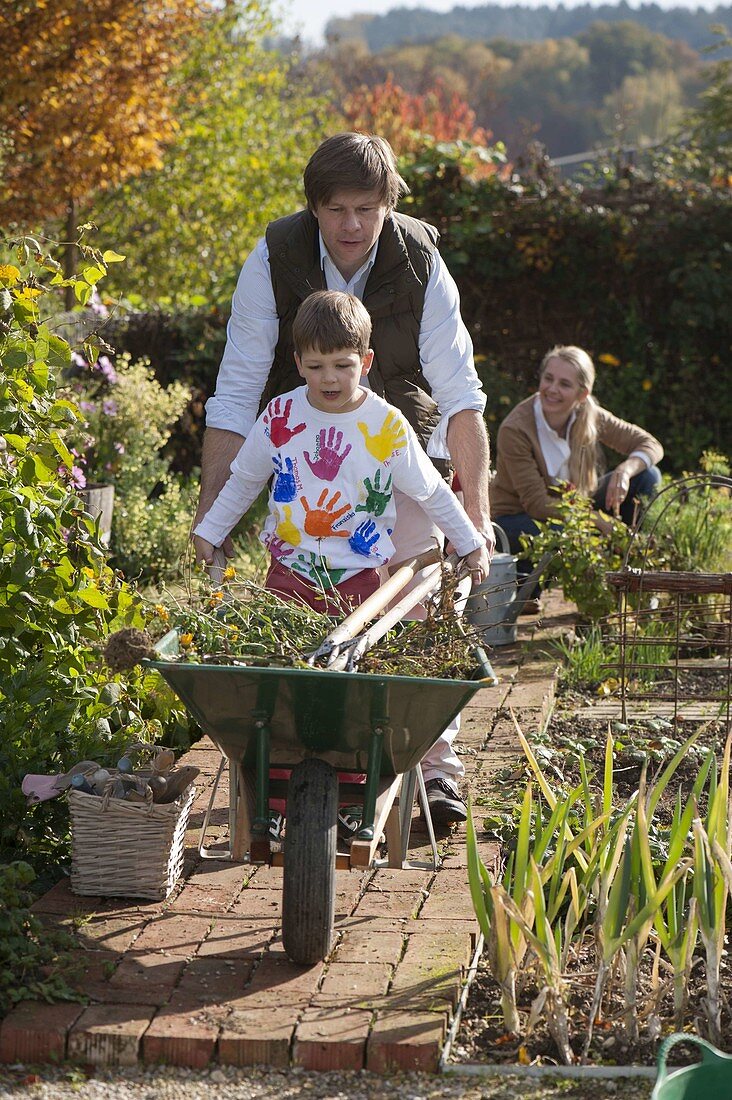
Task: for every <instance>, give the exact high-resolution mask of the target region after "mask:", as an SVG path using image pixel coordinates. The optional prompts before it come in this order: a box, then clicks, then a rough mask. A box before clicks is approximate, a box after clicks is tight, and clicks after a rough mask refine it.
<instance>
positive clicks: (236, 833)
mask: <svg viewBox="0 0 732 1100" xmlns="http://www.w3.org/2000/svg"><path fill="white" fill-rule="evenodd" d="M227 764H228V765H229V843H228V846H227V847H226V848H225V849H224V850H223V851H222V850H221V849H217V848H207V847H206V846H205V845H206V834H207V832H208V829H209V825H210V823H211V813H212V811H213V808H214V803H215V801H216V794H217V792H218V789H219V784H220V782H221V776H222V775H223V774H224V769H225V768H226V765H227ZM250 835H251V813H250V787H249V784H248V782H247V779H246V776H245V775H244V770H243V768H241V767H240V766H239V765H238V764H235V763H234V762H233V761H230V760H228V758H227V757H226V755H225V754H224V753H223V752H222V753H221V760H220V762H219V767H218V771H217V772H216V777H215V778H214V781H213V786H212V787H211V797H210V798H209V801H208V806H207V807H206V813H205V815H204V818H203V825H202V826H201V836H200V839H199V841H198V854H199V855H200V857H201V859H218V860H231V861H232V862H237V863H244V862H246V859H247V851H248V849H249V842H250Z"/></svg>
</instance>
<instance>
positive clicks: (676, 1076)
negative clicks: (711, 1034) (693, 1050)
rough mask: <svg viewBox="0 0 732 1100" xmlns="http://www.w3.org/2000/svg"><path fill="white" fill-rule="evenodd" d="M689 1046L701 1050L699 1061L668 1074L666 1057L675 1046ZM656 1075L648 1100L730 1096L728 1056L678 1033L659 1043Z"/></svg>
mask: <svg viewBox="0 0 732 1100" xmlns="http://www.w3.org/2000/svg"><path fill="white" fill-rule="evenodd" d="M682 1042H684V1043H693V1044H694V1045H695V1046H698V1047H700V1048H701V1056H702V1060H701V1062H696V1063H695V1064H694V1065H692V1066H682V1067H681V1068H680V1069H674V1070H672V1071H671V1072H670V1073H669V1072H668V1070H667V1068H666V1058H667V1056H668V1052H669V1050H670V1049H671V1047H673V1046H675V1045H676V1043H682ZM657 1066H658V1075H657V1077H656V1085H655V1088H654V1090H653V1092H652V1094H651V1100H727V1098H728V1097H732V1055H730V1054H722V1052H721V1051H719V1050H717V1048H716V1047H713V1046H712V1044H711V1043H708V1042H707V1041H706V1039H700V1038H699V1037H698V1036H697V1035H685V1034H683V1033H681V1032H678V1033H677V1034H675V1035H669V1036H668V1038H667V1039H664V1041H663V1042H662V1043H661V1046H660V1048H659V1051H658V1058H657Z"/></svg>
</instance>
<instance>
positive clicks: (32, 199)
mask: <svg viewBox="0 0 732 1100" xmlns="http://www.w3.org/2000/svg"><path fill="white" fill-rule="evenodd" d="M212 10H213V5H212V0H166V2H164V3H159V4H141V3H140V2H139V0H85V3H84V4H79V3H78V2H77V0H45V2H43V3H41V2H40V0H18V2H16V3H15V4H0V41H2V43H3V51H4V54H5V56H6V57H7V58H10V59H12V60H11V64H12V73H13V79H12V80H10V81H5V82H3V83H2V84H0V117H3V118H4V119H5V120H7V123H4V135H5V136H6V137H7V138H9V140H10V152H9V153H8V155H7V157H6V161H5V163H4V165H3V178H2V181H0V223H8V222H9V221H10V220H11V219H12V221H14V222H25V223H34V222H39V221H40V220H41V219H42V218H48V217H53V216H56V215H59V214H62V213H63V212H64V210H65V209H66V208H67V206H68V204H69V201H70V200H79V199H81V198H84V197H85V196H86V195H88V194H89V193H91V192H92V191H94V190H96V189H97V188H100V187H110V186H116V185H117V184H119V183H121V182H122V181H123V180H125V179H126V178H128V177H129V176H132V175H136V174H139V173H140V172H142V171H145V170H146V169H150V168H155V167H157V166H158V165H159V164H160V155H161V150H162V148H163V146H164V145H165V144H166V142H168V141H169V140H170V139H171V138H172V137H173V134H174V132H175V127H174V123H173V119H172V111H171V106H172V103H173V101H174V100H175V97H176V96H177V89H176V88H175V85H174V80H173V77H172V75H171V74H173V73H174V72H175V70H176V68H177V67H178V66H179V64H180V63H181V61H182V60H183V58H184V57H185V56H186V55H187V53H188V51H189V50H190V48H191V47H192V45H193V44H194V42H195V41H197V39H198V37H199V36H202V35H203V34H205V32H206V25H207V23H206V20H207V17H208V16H209V15H210V13H211V11H212Z"/></svg>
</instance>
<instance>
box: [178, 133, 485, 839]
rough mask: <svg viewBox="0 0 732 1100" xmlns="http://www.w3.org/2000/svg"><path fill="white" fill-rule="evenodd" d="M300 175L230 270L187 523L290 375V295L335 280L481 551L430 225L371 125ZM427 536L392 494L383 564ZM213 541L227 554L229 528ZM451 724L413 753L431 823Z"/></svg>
mask: <svg viewBox="0 0 732 1100" xmlns="http://www.w3.org/2000/svg"><path fill="white" fill-rule="evenodd" d="M303 183H304V188H305V197H306V199H307V209H305V210H300V211H298V213H296V214H292V215H290V216H288V217H285V218H280V219H279V220H278V221H275V222H272V223H271V224H270V225H269V226H268V228H267V231H266V234H265V236H264V238H263V239H262V240H261V241H260V242H259V243H258V244H257V246H256V247H255V249H254V250H253V252H252V253H251V254H250V256H249V257H248V259H247V260H246V262H245V264H244V266H243V268H242V271H241V274H240V276H239V281H238V283H237V287H236V290H235V292H234V297H233V300H232V313H231V319H230V321H229V325H228V328H227V343H226V348H225V349H224V355H223V358H222V361H221V367H220V369H219V375H218V380H217V385H216V392H215V394H214V395H213V397H211V398H210V399H209V400H208V402H207V404H206V424H207V428H206V433H205V436H204V441H203V456H202V463H201V497H200V501H199V506H198V512H197V515H196V521H195V523H197V522H198V521H199V519H200V518H201V517H202V516H203V515H204V514H205V512H206V511H207V510H208V508H209V507H210V505H211V504H212V503H213V501H214V499H215V497H216V495H217V494H218V491H219V489H220V488H221V487H222V485H223V484H224V482H225V481H226V480H227V478H228V476H229V470H230V466H231V463H232V461H233V460H234V458H235V457H236V455H237V453H238V451H239V448H240V447H241V444H242V440H243V439H244V438H245V437H246V435H247V433H248V432H249V431H250V429H251V427H252V425H253V424H254V421H255V420H256V418H257V414H258V413H259V411H260V409H261V408H262V407H263V405H264V404H265V403H266V402H267V401H269V400H270V399H271V398H272V397H274V396H276V395H277V394H280V393H285V392H287V391H288V390H291V389H293V387H294V386H296V385H298V384H300V383H301V381H302V380H301V379H300V378H299V376H298V373H297V368H296V366H295V358H294V349H293V343H292V322H293V319H294V316H295V313H296V312H297V309H298V307H299V305H300V303H301V302H302V301H303V300H304V299H305V298H306V297H308V295H309V294H311V293H312V292H313V291H316V290H326V289H327V290H342V291H346V292H347V293H350V294H354V295H356V297H358V298H360V299H361V300H362V301H363V303H364V305H365V306H366V308H367V309H368V311H369V313H370V315H371V320H372V326H373V328H372V337H371V344H372V348H373V350H374V361H373V365H372V367H371V372H370V374H369V376H368V380H369V384H370V386H371V388H372V389H374V390H375V391H376V392H377V393H379V394H380V395H382V396H384V397H385V398H386V400H387V401H389V402H390V403H391V404H393V405H396V406H397V408H399V409H400V410H401V412H403V413H404V415H405V417H406V418H407V420H408V421H409V422H410V424H412V426H413V427H414V429H415V431H416V432H417V435H418V436H419V438H420V440H421V442H422V444H423V445H424V446H425V448H426V449H427V453H428V454H429V455H430V457H431V458H432V459H433V461H434V463H435V465H436V466H437V467H438V469H442V470H443V471H444V472H445V473H447V471H448V469H449V465H450V462H452V465H453V466H454V468H455V470H456V472H457V475H458V478H459V480H460V486H461V489H462V493H463V504H464V507H465V510H466V511H467V513H468V515H469V516H470V518H471V520H472V521H473V523H474V524H475V526H476V527H477V528H478V530H479V531H480V532H482V533H483V535H484V537H485V540H486V545H487V546H488V549H489V552H490V551H491V550H492V548H493V531H492V528H491V525H490V514H489V505H488V464H489V453H488V437H487V434H486V430H485V425H484V422H483V415H482V414H483V409H484V407H485V396H484V394H483V392H482V389H481V386H480V381H479V379H478V376H477V373H476V371H475V366H474V363H473V348H472V343H471V340H470V336H469V335H468V332H467V329H466V328H465V325H464V324H463V321H462V319H461V317H460V302H459V297H458V292H457V288H456V286H455V283H454V281H453V279H452V277H451V276H450V274H449V272H448V271H447V268H446V267H445V264H444V262H443V260H442V258H441V257H440V254H439V252H438V251H437V247H436V246H437V240H438V234H437V231H436V230H435V229H434V228H433V227H432V226H429V225H427V224H426V223H424V222H421V221H418V220H417V219H415V218H410V217H408V216H406V215H404V214H398V213H396V210H395V208H396V205H397V202H398V201H399V198H400V197H401V196H402V195H403V194H406V193H407V192H408V187H407V185H406V183H405V182H404V180H403V179H402V178H401V176H400V175H399V172H398V169H397V165H396V159H395V157H394V153H393V151H392V149H391V147H390V145H389V144H388V142H386V141H384V139H383V138H379V137H372V136H369V135H366V134H358V133H343V134H337V135H335V136H334V137H331V138H327V139H326V140H325V141H324V142H323V143H322V144H321V145H320V146H319V147H318V149H317V150H316V151H315V153H314V154H313V156H312V157H311V158H310V160H309V162H308V164H307V167H306V168H305V173H304V176H303ZM194 526H195V524H194ZM436 538H439V533H438V530H437V528H435V527H433V526H432V524H431V523H430V521H429V520H428V518H427V516H426V515H425V513H424V512H423V511H422V510H421V508H419V506H418V505H417V504H416V503H415V502H413V501H411V500H410V499H409V498H406V497H403V496H401V495H399V496H398V498H397V521H396V526H395V529H394V532H393V534H392V541H393V542H394V545H395V547H396V555H395V558H394V561H395V563H398V562H399V561H404V560H406V559H408V558H411V557H413V556H415V555H416V554H419V553H421V552H422V551H424V550H426V549H428V548H429V547H430V545H434V540H435V539H436ZM224 550H225V552H226V553H227V554H228V555H229V556H231V553H232V549H231V542H230V540H227V541H226V542H225V543H224ZM483 579H484V578H483V576H482V575H480V576H477V575H476V576H474V577H473V580H474V582H475V583H480V581H481V580H483ZM456 732H457V723H454V724H453V726H451V727H450V728H449V729H448V730H446V731H445V733H444V734H443V735H442V736H441V738H440V739H439V741H438V742H437V743H436V744H435V745H434V746H433V748H432V749H431V750H430V752H429V753H428V754H427V756H426V757H425V759H424V760H423V762H422V767H423V770H424V776H425V781H426V784H427V793H428V799H429V803H430V808H431V811H432V816H433V817H434V819H435V820H436V821H439V822H442V823H446V822H451V821H464V820H465V817H466V810H465V804H464V802H463V800H462V798H461V796H460V793H459V790H458V786H457V780H458V779H459V778H460V777H461V776H462V775H463V774H464V769H463V767H462V764H461V763H460V760H459V759H458V757H457V756H456V754H455V753H454V751H453V749H452V742H453V740H454V738H455V735H456Z"/></svg>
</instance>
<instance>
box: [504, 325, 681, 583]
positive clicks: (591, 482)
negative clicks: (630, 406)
mask: <svg viewBox="0 0 732 1100" xmlns="http://www.w3.org/2000/svg"><path fill="white" fill-rule="evenodd" d="M594 383H595V367H594V365H593V362H592V359H591V358H590V356H589V355H588V354H587V352H586V351H584V350H583V349H582V348H577V347H571V346H570V347H555V348H552V349H551V351H548V352H547V354H546V355H545V356H544V358H543V360H542V363H541V371H540V377H539V391H538V393H535V394H534V395H533V396H532V397H527V398H526V400H525V401H521V402H520V403H519V404H518V405H516V407H515V408H514V409H513V410H512V411H511V412H510V413H509V414H508V416H507V417H506V419H505V420H504V421H503V423H502V424H501V427H500V428H499V429H498V441H497V448H496V450H497V455H496V466H497V469H496V475H495V477H494V479H493V481H492V482H491V486H490V497H491V513H492V515H493V516H494V518H495V519H496V521H497V522H498V523H499V524H500V526H501V527H502V528H503V529H504V531H505V532H506V534H507V536H508V540H509V542H510V544H511V551H512V552H513V553H520V552H521V545H520V537H521V535H522V534H528V535H535V534H537V532H538V527H537V525H536V521H537V520H540V521H546V520H548V519H551V518H552V516H555V515H556V514H557V496H556V493H555V492H552V486H555V485H558V484H559V483H562V482H564V483H568V484H570V485H572V486H573V487H574V488H576V489H578V490H579V491H580V492H581V493H584V494H585V495H586V496H588V497H591V498H592V501H593V503H594V506H595V508H597V509H598V510H599V511H600V512H607V513H609V514H611V515H614V516H617V517H619V518H620V519H622V520H623V521H624V522H625V523H627V524H628V525H630V524H631V523H632V522H633V517H634V514H635V510H636V501H637V500H638V498H639V497H647V496H652V495H653V493H654V492H655V489H656V486H657V485H658V484H659V482H660V480H661V473H660V471H659V470H658V469H657V467H656V463H657V462H660V460H661V459H662V458H663V447H662V446H661V444H660V443H659V442H658V440H657V439H655V438H654V437H653V436H652V435H650V434H649V433H648V432H646V431H644V430H643V429H642V428H639V427H638V426H637V425H636V424H629V423H628V422H627V421H625V420H619V419H618V417H616V416H613V414H612V413H610V412H608V411H607V410H606V409H603V408H602V407H601V406H600V405H598V404H597V402H596V401H595V399H594V397H593V396H592V387H593V386H594ZM601 444H605V445H606V446H608V447H610V448H611V449H612V450H613V451H617V452H618V453H619V454H623V455H626V456H627V457H626V458H625V459H624V460H623V461H622V462H621V463H620V464H619V465H618V466H616V467H615V469H614V470H612V471H611V472H610V473H608V474H605V475H604V477H600V476H599V470H600V469H601V462H602V451H601V446H600V445H601ZM596 522H597V525H598V527H599V528H600V529H601V530H603V529H604V528H606V525H607V521H606V520H603V518H602V516H601V515H598V516H597V517H596ZM526 564H527V568H526V569H525V571H526V572H528V568H529V567H528V563H526ZM522 565H524V563H520V565H519V569H520V570H521V566H522ZM521 571H524V570H521Z"/></svg>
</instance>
